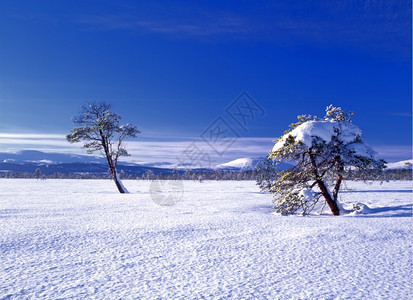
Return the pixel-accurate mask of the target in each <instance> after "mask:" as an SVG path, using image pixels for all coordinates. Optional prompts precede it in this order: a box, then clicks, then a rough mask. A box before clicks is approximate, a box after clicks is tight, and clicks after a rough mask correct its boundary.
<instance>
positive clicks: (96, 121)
mask: <svg viewBox="0 0 413 300" xmlns="http://www.w3.org/2000/svg"><path fill="white" fill-rule="evenodd" d="M120 120H121V117H120V116H119V115H118V114H116V113H113V112H111V105H110V104H106V103H99V104H96V103H88V104H86V105H84V106H83V107H82V109H81V112H80V115H79V116H78V117H75V118H73V122H74V123H75V124H76V125H78V126H77V127H75V128H73V129H72V131H71V133H70V134H68V135H67V136H66V139H67V141H68V142H70V143H78V142H81V141H83V142H84V144H83V148H86V151H87V152H88V153H89V154H92V153H93V152H95V151H100V152H101V154H102V155H103V156H104V157H105V158H106V160H107V162H108V166H109V171H110V173H111V175H112V178H113V180H114V181H115V184H116V187H117V188H118V190H119V192H120V193H127V192H128V191H127V189H126V188H125V187H124V186H123V184H122V182H121V181H120V179H119V176H118V174H117V172H116V165H117V163H118V159H119V158H120V157H121V156H129V153H128V152H127V151H126V148H125V145H124V140H125V138H127V137H131V138H136V136H137V135H138V134H139V133H140V131H139V130H138V129H137V127H136V126H133V125H129V124H126V125H120V124H119V122H120Z"/></svg>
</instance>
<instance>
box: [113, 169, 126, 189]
mask: <svg viewBox="0 0 413 300" xmlns="http://www.w3.org/2000/svg"><path fill="white" fill-rule="evenodd" d="M112 176H113V180H114V181H115V184H116V187H117V188H118V190H119V193H121V194H125V193H128V191H127V190H125V187H124V186H123V184H122V183H121V182H120V179H119V178H118V175H117V174H116V169H114V170H113V171H112Z"/></svg>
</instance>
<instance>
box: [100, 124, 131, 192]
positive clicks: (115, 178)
mask: <svg viewBox="0 0 413 300" xmlns="http://www.w3.org/2000/svg"><path fill="white" fill-rule="evenodd" d="M100 136H101V138H102V146H103V150H104V151H105V155H106V160H107V161H108V165H109V170H110V172H111V173H112V177H113V180H114V181H115V184H116V187H117V188H118V190H119V193H121V194H125V193H127V190H125V188H124V187H123V185H122V183H121V182H120V179H119V178H118V176H117V174H116V168H115V166H114V164H113V160H112V157H111V155H110V153H109V149H108V144H107V141H106V139H105V136H104V135H103V132H102V131H100Z"/></svg>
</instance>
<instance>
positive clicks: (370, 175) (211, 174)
mask: <svg viewBox="0 0 413 300" xmlns="http://www.w3.org/2000/svg"><path fill="white" fill-rule="evenodd" d="M277 174H278V172H271V173H268V170H267V171H263V170H250V171H229V170H215V171H192V170H187V171H177V170H174V171H172V172H171V173H161V174H154V173H153V172H152V171H147V172H145V173H143V174H127V173H125V172H123V171H122V170H121V171H120V172H119V177H120V178H121V179H126V180H193V181H204V180H217V181H220V180H235V181H242V180H250V181H251V180H254V181H257V182H258V181H260V180H263V179H265V180H271V179H275V178H276V177H277ZM0 178H27V179H39V180H44V179H111V175H110V174H108V173H88V172H84V173H60V172H55V173H52V174H42V173H41V172H39V170H37V169H36V170H35V172H33V173H30V172H1V173H0ZM344 179H346V180H356V181H357V180H377V181H387V180H412V170H408V169H397V170H385V171H383V172H370V171H354V170H353V171H350V172H346V173H345V174H344Z"/></svg>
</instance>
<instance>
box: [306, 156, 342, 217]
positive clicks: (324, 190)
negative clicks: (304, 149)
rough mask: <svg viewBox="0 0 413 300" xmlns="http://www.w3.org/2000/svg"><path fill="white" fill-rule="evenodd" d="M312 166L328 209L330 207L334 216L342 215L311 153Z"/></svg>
mask: <svg viewBox="0 0 413 300" xmlns="http://www.w3.org/2000/svg"><path fill="white" fill-rule="evenodd" d="M309 156H310V160H311V165H312V166H313V174H314V176H315V181H316V182H317V186H318V188H319V189H320V192H321V194H322V195H323V197H324V199H325V200H326V202H327V205H328V207H330V210H331V212H332V213H333V215H335V216H338V215H340V209H339V208H338V205H337V201H336V200H335V199H333V197H332V196H331V194H330V192H329V191H328V188H327V186H326V184H325V182H324V180H323V179H322V178H321V177H320V174H318V169H317V164H316V162H315V159H314V157H313V155H312V154H311V153H309Z"/></svg>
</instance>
